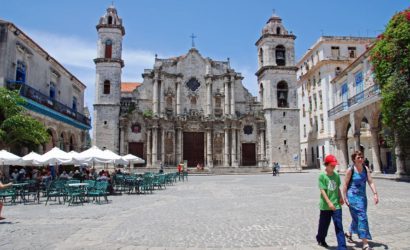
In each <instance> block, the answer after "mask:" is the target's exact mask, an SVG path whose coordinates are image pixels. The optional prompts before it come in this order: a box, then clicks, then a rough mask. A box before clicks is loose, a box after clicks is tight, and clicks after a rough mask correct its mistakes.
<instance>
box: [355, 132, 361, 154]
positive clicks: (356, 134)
mask: <svg viewBox="0 0 410 250" xmlns="http://www.w3.org/2000/svg"><path fill="white" fill-rule="evenodd" d="M354 147H355V150H360V131H357V132H356V133H354Z"/></svg>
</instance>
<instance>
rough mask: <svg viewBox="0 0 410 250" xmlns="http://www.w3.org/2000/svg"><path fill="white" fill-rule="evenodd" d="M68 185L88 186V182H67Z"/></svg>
mask: <svg viewBox="0 0 410 250" xmlns="http://www.w3.org/2000/svg"><path fill="white" fill-rule="evenodd" d="M68 186H70V187H86V186H88V183H83V182H80V183H70V184H68Z"/></svg>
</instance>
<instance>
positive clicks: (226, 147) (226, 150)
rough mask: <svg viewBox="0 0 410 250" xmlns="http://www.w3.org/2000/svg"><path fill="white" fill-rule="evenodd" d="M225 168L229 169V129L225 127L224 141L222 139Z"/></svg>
mask: <svg viewBox="0 0 410 250" xmlns="http://www.w3.org/2000/svg"><path fill="white" fill-rule="evenodd" d="M223 165H224V166H225V167H229V128H228V127H225V139H224V164H223Z"/></svg>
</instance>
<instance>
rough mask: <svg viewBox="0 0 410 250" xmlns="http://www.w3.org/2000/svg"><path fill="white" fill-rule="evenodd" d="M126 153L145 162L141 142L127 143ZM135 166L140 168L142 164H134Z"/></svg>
mask: <svg viewBox="0 0 410 250" xmlns="http://www.w3.org/2000/svg"><path fill="white" fill-rule="evenodd" d="M128 153H129V154H133V155H136V156H138V157H139V158H141V159H144V160H145V161H146V160H147V159H145V158H144V143H142V142H129V143H128ZM134 165H135V166H142V165H143V164H134Z"/></svg>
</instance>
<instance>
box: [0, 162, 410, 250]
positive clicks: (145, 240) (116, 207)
mask: <svg viewBox="0 0 410 250" xmlns="http://www.w3.org/2000/svg"><path fill="white" fill-rule="evenodd" d="M317 176H318V171H317V170H310V171H304V172H303V173H300V174H282V175H280V176H279V177H277V176H276V177H275V176H271V175H270V174H258V175H219V176H212V175H210V176H205V175H202V176H189V181H185V182H177V183H175V184H174V185H169V186H167V188H166V189H163V190H155V191H154V193H153V194H143V195H135V194H132V195H127V194H123V195H120V196H110V197H109V200H110V203H108V204H104V203H103V204H101V205H98V204H91V203H90V204H84V205H83V206H82V205H78V206H67V205H63V204H58V203H51V204H49V205H47V206H44V201H43V200H42V203H41V204H26V205H24V204H17V205H8V206H5V207H4V211H3V216H5V217H6V218H7V219H6V220H3V221H2V222H0V225H1V226H0V234H1V235H2V237H1V240H0V249H203V248H215V249H239V248H240V249H324V248H321V247H318V246H317V245H316V241H315V235H316V230H317V221H318V217H319V208H318V202H319V190H318V187H317ZM375 182H376V186H377V189H378V192H379V195H380V203H379V204H378V205H377V206H375V205H374V204H373V203H372V201H371V200H369V205H368V216H369V223H370V231H371V233H372V236H373V241H372V244H371V246H372V247H374V249H409V246H410V240H409V238H410V219H409V217H408V214H409V212H410V208H409V207H410V206H409V205H410V204H409V203H410V200H409V199H408V192H407V190H408V186H409V183H407V182H397V181H393V180H387V179H376V180H375ZM368 193H369V192H368ZM349 222H350V215H349V212H348V209H347V207H346V206H344V208H343V223H344V228H345V230H346V229H347V228H348V223H349ZM354 240H355V241H356V242H357V244H349V243H348V246H350V247H351V248H350V249H361V243H360V241H358V240H357V237H354ZM327 242H328V244H329V245H330V246H331V248H330V249H336V237H335V234H334V229H333V226H332V225H331V226H330V228H329V234H328V237H327Z"/></svg>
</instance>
